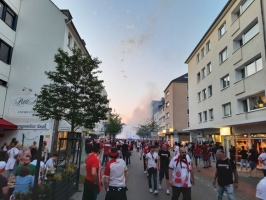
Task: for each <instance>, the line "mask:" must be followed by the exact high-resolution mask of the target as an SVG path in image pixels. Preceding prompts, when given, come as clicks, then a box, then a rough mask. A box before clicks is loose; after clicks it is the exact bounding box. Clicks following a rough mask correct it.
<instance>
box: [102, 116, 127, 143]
mask: <svg viewBox="0 0 266 200" xmlns="http://www.w3.org/2000/svg"><path fill="white" fill-rule="evenodd" d="M123 125H124V124H123V123H122V118H121V117H120V116H119V114H117V113H110V114H109V117H108V123H107V126H106V132H107V133H109V134H110V138H111V136H113V139H115V136H116V135H117V134H119V133H121V131H122V130H123Z"/></svg>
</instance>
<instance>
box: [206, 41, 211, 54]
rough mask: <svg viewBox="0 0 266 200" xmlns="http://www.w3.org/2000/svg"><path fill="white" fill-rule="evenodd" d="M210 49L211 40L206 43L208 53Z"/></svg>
mask: <svg viewBox="0 0 266 200" xmlns="http://www.w3.org/2000/svg"><path fill="white" fill-rule="evenodd" d="M210 50H211V42H210V41H208V42H207V43H206V53H208V52H209V51H210Z"/></svg>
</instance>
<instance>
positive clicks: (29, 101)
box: [11, 97, 37, 107]
mask: <svg viewBox="0 0 266 200" xmlns="http://www.w3.org/2000/svg"><path fill="white" fill-rule="evenodd" d="M36 100H37V98H28V99H26V98H23V97H18V98H17V99H15V100H13V101H12V102H11V104H12V105H13V106H19V107H24V105H34V104H35V103H36Z"/></svg>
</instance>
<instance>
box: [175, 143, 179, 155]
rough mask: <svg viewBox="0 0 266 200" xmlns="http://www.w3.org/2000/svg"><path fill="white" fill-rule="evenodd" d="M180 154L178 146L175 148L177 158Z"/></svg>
mask: <svg viewBox="0 0 266 200" xmlns="http://www.w3.org/2000/svg"><path fill="white" fill-rule="evenodd" d="M179 154H180V153H179V146H177V145H176V147H175V156H176V155H179Z"/></svg>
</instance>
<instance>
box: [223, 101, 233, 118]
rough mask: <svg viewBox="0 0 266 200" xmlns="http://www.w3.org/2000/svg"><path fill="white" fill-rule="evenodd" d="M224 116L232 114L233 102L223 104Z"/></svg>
mask: <svg viewBox="0 0 266 200" xmlns="http://www.w3.org/2000/svg"><path fill="white" fill-rule="evenodd" d="M223 116H224V117H227V116H231V103H227V104H224V105H223Z"/></svg>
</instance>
